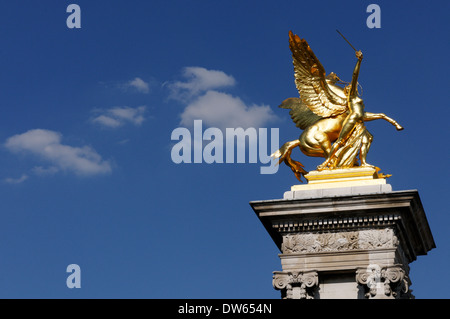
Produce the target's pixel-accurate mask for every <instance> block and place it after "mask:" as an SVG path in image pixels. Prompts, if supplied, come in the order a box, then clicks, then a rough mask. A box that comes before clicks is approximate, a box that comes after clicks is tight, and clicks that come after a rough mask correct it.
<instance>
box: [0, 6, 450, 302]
mask: <svg viewBox="0 0 450 319" xmlns="http://www.w3.org/2000/svg"><path fill="white" fill-rule="evenodd" d="M70 3H76V4H78V5H79V6H80V8H81V26H82V27H81V29H69V28H67V26H66V19H67V17H68V16H69V14H68V13H66V8H67V6H68V5H69V4H70ZM370 3H372V2H371V1H348V0H347V1H153V0H152V1H140V0H133V1H124V0H121V1H118V0H114V1H104V0H96V1H85V0H75V1H73V2H69V1H59V0H58V1H56V0H54V1H50V0H45V1H31V0H24V1H20V2H19V1H3V2H1V3H0V21H1V25H2V27H1V28H0V39H1V44H2V45H1V48H0V70H2V72H1V73H0V83H1V86H0V105H1V109H2V116H1V117H0V142H1V143H0V144H1V147H0V198H1V200H0V270H1V271H0V287H1V288H0V297H1V298H279V292H277V291H275V290H274V289H273V288H272V284H271V281H272V271H275V270H281V264H280V260H279V258H278V257H277V254H278V250H277V248H276V246H275V245H274V243H273V242H272V240H271V239H270V236H269V235H268V234H267V233H266V231H265V229H264V228H263V226H262V225H261V223H260V222H259V221H258V219H257V217H256V216H255V214H254V212H253V211H252V209H251V207H250V206H249V204H248V203H249V202H250V201H253V200H262V199H277V198H282V196H283V193H284V192H285V191H287V190H289V189H290V187H291V186H292V185H294V184H297V181H296V179H295V177H294V175H293V174H292V173H291V171H290V169H288V168H287V167H285V166H281V167H280V169H279V170H278V172H277V173H276V174H273V175H262V174H260V167H261V165H262V164H261V163H246V164H237V163H235V164H218V163H214V164H206V163H202V164H179V165H177V164H175V163H173V161H172V159H171V149H172V147H173V145H174V144H175V143H176V142H174V141H172V140H171V134H172V131H173V130H174V129H176V128H177V127H181V126H182V127H186V128H188V129H191V127H192V123H193V120H195V119H202V120H203V124H204V128H205V129H206V128H207V127H218V128H219V127H235V126H238V125H240V124H242V125H247V126H254V127H261V128H268V129H270V128H278V129H279V135H280V144H281V143H284V142H285V141H290V140H293V139H295V138H297V137H298V135H299V134H300V133H301V132H300V131H299V130H298V129H297V128H296V127H295V125H294V124H293V123H292V122H291V119H290V117H289V115H288V112H287V111H286V110H283V109H278V107H277V106H278V105H279V104H280V103H281V101H283V100H284V99H286V98H288V97H297V96H298V93H297V91H296V88H295V85H294V78H293V67H292V60H291V55H290V51H289V46H288V31H289V30H292V31H293V32H294V33H296V34H298V35H299V36H300V37H302V38H305V39H306V40H307V41H308V42H309V44H310V45H311V47H312V49H313V50H314V52H315V53H316V55H317V56H318V58H319V59H320V61H321V62H322V64H323V65H324V66H325V69H326V70H327V72H331V71H333V72H335V73H337V74H338V75H339V76H340V77H341V78H342V79H344V80H346V81H350V79H351V74H352V71H353V67H354V63H355V60H356V59H355V56H354V53H353V51H352V49H351V48H350V47H349V46H348V45H347V44H346V43H345V42H344V41H343V40H342V38H340V36H339V35H338V34H337V33H336V31H335V30H336V29H339V30H340V31H341V32H343V33H344V34H345V35H346V36H347V37H348V39H349V40H350V41H351V42H352V43H353V45H354V46H356V47H357V48H358V49H361V50H362V51H363V53H364V60H363V63H362V68H361V73H360V83H361V84H362V86H363V88H364V92H363V98H364V101H365V105H366V110H367V111H369V112H375V113H377V112H383V113H386V114H387V115H389V116H391V117H392V118H394V119H396V120H397V121H398V122H399V123H400V124H402V125H403V126H404V127H405V130H404V131H402V132H397V131H396V130H395V129H394V128H393V127H392V126H391V125H389V124H388V123H386V122H384V121H375V122H370V123H368V124H367V127H368V129H369V131H370V132H371V133H372V134H373V135H374V142H373V144H372V147H371V150H370V152H369V155H368V162H369V163H372V164H375V165H377V166H379V167H381V168H382V170H383V172H384V173H390V174H392V175H393V176H392V177H391V178H390V179H389V183H390V184H391V185H392V187H393V189H394V190H409V189H418V190H419V194H420V196H421V199H422V203H423V206H424V208H425V211H426V213H427V217H428V221H429V224H430V227H431V230H432V232H433V235H434V239H435V242H436V245H437V248H436V249H434V250H432V251H431V252H430V253H429V254H428V256H421V257H419V258H418V259H417V260H416V261H415V262H414V263H412V264H411V265H410V266H411V272H410V277H411V279H412V283H413V285H412V287H411V288H412V289H413V293H414V294H415V295H416V297H417V298H448V297H449V292H448V289H447V287H446V285H445V284H444V283H445V282H448V281H449V280H450V275H449V274H448V272H447V271H445V267H446V266H445V265H446V264H447V263H449V262H450V256H449V251H450V245H449V240H448V224H449V222H450V217H449V215H448V213H449V210H448V204H447V200H446V198H445V197H446V195H447V194H448V192H449V191H450V189H449V187H448V186H449V182H448V181H449V174H448V172H449V169H448V167H447V163H448V160H449V152H448V147H447V146H446V138H447V137H448V133H447V132H446V131H445V128H446V127H448V119H449V115H450V114H449V111H448V108H447V106H448V97H447V94H446V93H447V91H448V83H449V81H448V79H447V76H448V74H449V66H448V50H449V48H450V47H449V44H448V34H449V23H448V20H447V19H448V18H447V17H448V12H449V10H450V5H449V3H448V1H433V3H432V4H430V3H429V2H425V1H395V2H394V1H377V2H373V3H377V4H378V5H379V6H380V8H381V28H380V29H369V28H368V27H367V25H366V19H367V17H368V15H369V14H368V13H366V8H367V6H368V5H369V4H370ZM294 157H295V158H296V159H297V160H299V161H301V162H302V163H303V164H304V165H305V167H306V169H307V170H313V169H314V168H315V167H316V166H317V165H318V164H320V160H318V159H314V158H307V157H305V156H304V155H302V154H301V153H300V152H297V153H295V154H294ZM69 264H78V265H79V266H80V267H81V282H82V288H81V289H68V288H67V286H66V278H67V276H68V273H66V267H67V266H68V265H69Z"/></svg>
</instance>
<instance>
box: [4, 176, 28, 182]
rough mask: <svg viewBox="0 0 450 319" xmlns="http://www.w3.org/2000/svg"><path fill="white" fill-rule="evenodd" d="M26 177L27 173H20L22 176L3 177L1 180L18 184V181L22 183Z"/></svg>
mask: <svg viewBox="0 0 450 319" xmlns="http://www.w3.org/2000/svg"><path fill="white" fill-rule="evenodd" d="M27 179H28V175H26V174H22V176H21V177H19V178H11V177H8V178H5V179H4V180H3V181H4V182H5V183H8V184H20V183H23V182H24V181H26V180H27Z"/></svg>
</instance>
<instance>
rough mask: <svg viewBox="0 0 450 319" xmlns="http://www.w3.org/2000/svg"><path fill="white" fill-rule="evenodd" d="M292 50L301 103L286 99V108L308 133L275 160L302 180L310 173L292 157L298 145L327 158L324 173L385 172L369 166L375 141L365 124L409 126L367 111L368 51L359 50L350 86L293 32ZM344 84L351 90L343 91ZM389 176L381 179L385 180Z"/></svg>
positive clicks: (301, 148)
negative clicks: (364, 69) (362, 85)
mask: <svg viewBox="0 0 450 319" xmlns="http://www.w3.org/2000/svg"><path fill="white" fill-rule="evenodd" d="M341 35H342V34H341ZM344 39H345V38H344ZM347 42H348V41H347ZM349 44H350V43H349ZM350 45H351V44H350ZM289 47H290V49H291V51H292V56H293V63H294V71H295V83H296V86H297V90H298V92H299V93H300V98H289V99H286V100H285V101H283V103H282V104H281V105H280V107H281V108H285V109H290V112H289V114H290V115H291V118H292V120H293V121H294V123H295V124H296V126H297V127H298V128H300V129H302V130H303V133H302V134H301V135H300V137H299V139H298V140H295V141H291V142H287V143H286V144H284V145H283V146H282V147H281V148H280V149H279V150H278V151H277V152H275V153H274V154H272V157H274V158H279V163H281V162H285V164H286V165H288V166H289V167H290V168H291V169H292V171H293V172H294V174H295V176H296V177H297V178H298V180H300V181H302V180H301V176H302V175H303V176H304V175H306V174H308V172H307V171H305V170H304V168H303V165H302V164H301V163H300V162H297V161H295V160H293V159H292V158H291V152H292V150H293V149H294V148H295V147H297V146H299V147H300V150H301V151H302V152H303V153H304V154H305V155H307V156H313V157H324V158H325V159H326V160H325V162H323V163H322V164H321V165H319V166H318V167H317V170H318V171H323V170H333V169H341V168H352V167H372V168H374V169H376V171H377V173H378V171H379V168H377V167H375V166H373V165H370V164H368V163H367V162H366V157H367V153H368V151H369V148H370V144H371V143H372V139H373V136H372V135H371V134H370V133H369V132H368V131H367V129H366V127H365V125H364V122H367V121H373V120H378V119H383V120H386V121H388V122H389V123H391V124H392V125H394V126H395V127H396V128H397V130H399V131H400V130H402V129H403V127H402V126H400V125H399V124H398V123H397V122H396V121H395V120H393V119H391V118H390V117H388V116H386V115H385V114H383V113H369V112H365V111H364V103H363V100H362V99H361V97H360V96H359V92H358V76H359V70H360V67H361V62H362V59H363V54H362V52H361V51H357V50H355V52H356V58H357V59H358V60H357V62H356V66H355V69H354V71H353V77H352V81H351V83H349V84H348V83H346V82H343V81H341V80H340V79H339V77H338V76H337V75H336V74H334V73H333V72H332V73H330V74H329V75H328V76H326V73H325V69H324V67H323V66H322V64H321V63H320V61H319V60H318V59H317V57H316V56H315V54H314V52H313V51H312V50H311V48H310V46H309V45H308V43H307V42H306V40H304V39H300V38H299V37H298V36H297V35H294V34H293V33H292V31H289ZM352 48H353V46H352ZM353 49H354V48H353ZM338 83H339V84H341V83H346V84H348V85H346V86H345V87H341V86H339V85H338ZM358 155H359V161H360V163H358V158H357V157H358ZM388 176H390V175H383V174H379V177H388Z"/></svg>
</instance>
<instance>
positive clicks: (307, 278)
mask: <svg viewBox="0 0 450 319" xmlns="http://www.w3.org/2000/svg"><path fill="white" fill-rule="evenodd" d="M272 283H273V287H274V288H275V289H276V290H280V291H281V297H282V298H283V299H314V295H315V292H316V290H317V288H318V286H319V276H318V274H317V272H316V271H304V272H296V271H292V272H291V271H290V272H282V271H276V272H274V276H273V282H272Z"/></svg>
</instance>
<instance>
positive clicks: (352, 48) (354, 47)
mask: <svg viewBox="0 0 450 319" xmlns="http://www.w3.org/2000/svg"><path fill="white" fill-rule="evenodd" d="M336 31H337V33H339V34H340V35H341V37H343V38H344V40H345V41H347V43H348V44H350V46H351V47H352V49H353V50H355V52H357V51H358V50H356V49H355V47H354V46H353V45H352V44H351V43H350V42H348V40H347V39H346V38H345V37H344V35H343V34H342V33H340V32H339V30H338V29H336Z"/></svg>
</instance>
